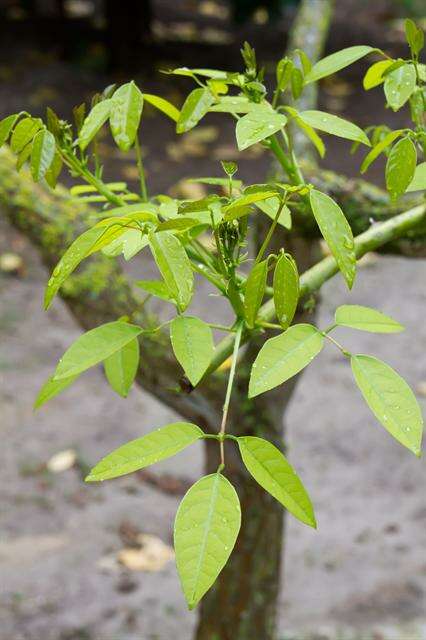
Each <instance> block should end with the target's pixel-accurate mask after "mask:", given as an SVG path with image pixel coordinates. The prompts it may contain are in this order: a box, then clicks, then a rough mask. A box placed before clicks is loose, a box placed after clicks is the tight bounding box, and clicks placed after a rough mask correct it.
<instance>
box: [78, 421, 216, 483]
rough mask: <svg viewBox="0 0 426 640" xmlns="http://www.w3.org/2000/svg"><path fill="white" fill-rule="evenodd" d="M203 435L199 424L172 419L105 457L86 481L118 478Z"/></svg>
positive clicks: (177, 451)
mask: <svg viewBox="0 0 426 640" xmlns="http://www.w3.org/2000/svg"><path fill="white" fill-rule="evenodd" d="M203 436H204V433H203V432H202V431H201V429H200V427H197V425H195V424H191V423H190V422H173V423H172V424H167V425H165V426H164V427H161V428H160V429H157V430H156V431H152V432H151V433H148V434H147V435H146V436H143V437H142V438H137V439H136V440H131V441H130V442H127V443H126V444H124V445H122V446H121V447H119V448H118V449H116V450H115V451H113V452H112V453H110V454H109V455H107V456H105V458H103V459H102V460H101V461H100V462H98V464H97V465H96V466H95V467H93V469H92V470H91V471H90V473H89V475H88V476H87V478H85V480H86V482H98V481H99V480H109V479H111V478H118V477H119V476H124V475H125V474H127V473H132V472H133V471H137V470H138V469H144V468H145V467H148V466H149V465H151V464H154V463H155V462H159V461H160V460H165V459H166V458H170V457H171V456H174V455H175V454H176V453H179V451H182V449H185V448H186V447H188V446H189V445H190V444H192V443H193V442H196V441H197V440H199V439H200V438H202V437H203Z"/></svg>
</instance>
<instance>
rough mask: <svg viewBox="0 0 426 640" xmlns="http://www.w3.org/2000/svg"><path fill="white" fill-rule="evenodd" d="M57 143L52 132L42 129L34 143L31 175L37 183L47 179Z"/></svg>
mask: <svg viewBox="0 0 426 640" xmlns="http://www.w3.org/2000/svg"><path fill="white" fill-rule="evenodd" d="M55 149H56V143H55V138H54V136H53V134H52V133H50V131H47V129H42V130H41V131H39V132H38V133H37V134H36V135H35V137H34V141H33V147H32V151H31V174H32V176H33V178H34V180H35V181H36V182H39V181H40V180H41V179H42V178H44V177H45V175H46V173H47V171H48V169H49V168H50V166H51V164H52V162H53V159H54V157H55Z"/></svg>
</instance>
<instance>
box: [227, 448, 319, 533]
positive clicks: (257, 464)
mask: <svg viewBox="0 0 426 640" xmlns="http://www.w3.org/2000/svg"><path fill="white" fill-rule="evenodd" d="M238 446H239V448H240V451H241V456H242V459H243V462H244V464H245V466H246V468H247V470H248V471H249V473H250V474H251V475H252V476H253V478H254V479H255V480H256V482H258V483H259V484H260V486H261V487H263V488H264V489H265V491H267V492H268V493H270V494H271V495H272V496H273V497H274V498H275V499H276V500H278V502H280V503H281V504H282V505H283V506H284V507H285V508H286V509H288V511H290V513H292V514H293V515H294V517H295V518H297V519H298V520H300V521H301V522H304V523H305V524H308V525H309V526H311V527H314V528H316V520H315V515H314V510H313V507H312V503H311V500H310V498H309V496H308V494H307V492H306V489H305V487H304V486H303V484H302V482H301V481H300V479H299V477H298V475H297V474H296V472H295V471H294V469H293V467H292V466H291V465H290V464H289V462H288V461H287V460H286V458H285V456H284V455H283V454H282V453H281V451H280V450H279V449H277V447H275V446H274V445H273V444H272V443H271V442H268V441H267V440H264V439H263V438H257V437H255V436H242V437H239V438H238Z"/></svg>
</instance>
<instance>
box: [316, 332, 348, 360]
mask: <svg viewBox="0 0 426 640" xmlns="http://www.w3.org/2000/svg"><path fill="white" fill-rule="evenodd" d="M321 333H322V335H323V336H324V338H327V340H330V342H332V343H333V344H334V345H335V346H336V347H337V348H338V349H340V351H341V352H342V353H343V355H344V356H346V357H347V358H350V357H351V355H352V354H351V353H350V352H349V351H347V350H346V349H345V348H344V347H342V345H341V344H339V343H338V342H337V340H335V339H334V338H332V337H331V336H329V335H328V334H327V333H326V331H322V332H321Z"/></svg>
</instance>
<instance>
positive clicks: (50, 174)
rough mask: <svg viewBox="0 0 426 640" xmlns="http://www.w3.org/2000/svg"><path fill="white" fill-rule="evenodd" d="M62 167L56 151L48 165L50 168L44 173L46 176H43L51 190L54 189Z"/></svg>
mask: <svg viewBox="0 0 426 640" xmlns="http://www.w3.org/2000/svg"><path fill="white" fill-rule="evenodd" d="M62 166H63V162H62V158H61V156H60V155H59V153H58V152H57V151H56V152H55V155H54V156H53V160H52V164H51V165H50V167H49V168H48V170H47V171H46V175H45V176H44V179H45V180H46V182H47V184H48V185H49V187H50V188H51V189H54V188H55V187H56V183H57V182H58V178H59V176H60V175H61V171H62Z"/></svg>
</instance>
